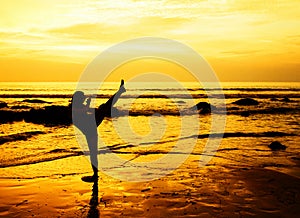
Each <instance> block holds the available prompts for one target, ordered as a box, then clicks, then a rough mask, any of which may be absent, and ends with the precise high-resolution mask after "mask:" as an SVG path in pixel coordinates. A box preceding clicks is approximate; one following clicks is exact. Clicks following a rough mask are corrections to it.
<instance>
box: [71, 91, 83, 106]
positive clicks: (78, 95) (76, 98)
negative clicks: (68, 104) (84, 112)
mask: <svg viewBox="0 0 300 218" xmlns="http://www.w3.org/2000/svg"><path fill="white" fill-rule="evenodd" d="M85 98H86V97H85V95H84V93H83V92H82V91H76V92H75V93H74V95H73V97H72V104H73V106H74V105H81V104H83V102H84V100H85Z"/></svg>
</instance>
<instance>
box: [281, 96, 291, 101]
mask: <svg viewBox="0 0 300 218" xmlns="http://www.w3.org/2000/svg"><path fill="white" fill-rule="evenodd" d="M282 101H283V102H291V99H289V98H288V97H284V98H283V99H282Z"/></svg>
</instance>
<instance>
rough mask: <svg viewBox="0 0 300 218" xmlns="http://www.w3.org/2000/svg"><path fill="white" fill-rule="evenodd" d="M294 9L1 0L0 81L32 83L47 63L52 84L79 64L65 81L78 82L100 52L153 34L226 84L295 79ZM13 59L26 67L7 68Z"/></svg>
mask: <svg viewBox="0 0 300 218" xmlns="http://www.w3.org/2000/svg"><path fill="white" fill-rule="evenodd" d="M299 6H300V2H299V1H296V0H290V1H283V0H271V1H267V2H266V1H258V0H254V1H245V0H241V1H235V0H227V1H226V0H222V1H217V0H206V1H129V0H127V1H114V3H113V4H112V3H111V2H110V1H96V0H87V1H83V0H76V1H71V0H60V1H59V0H56V1H38V0H26V1H22V0H11V1H2V2H1V7H0V14H1V15H0V17H1V19H0V36H1V42H0V44H1V50H0V53H1V56H0V57H1V58H0V63H5V64H3V65H1V71H2V73H7V75H6V76H5V77H2V78H1V80H2V81H14V80H15V79H16V78H18V80H19V79H21V80H23V79H25V80H31V77H30V76H23V75H24V74H25V72H24V71H26V73H28V75H31V74H32V66H31V65H32V64H34V65H36V66H37V67H38V66H42V65H45V66H44V67H43V68H40V70H42V69H43V70H45V69H47V70H46V71H47V73H48V74H51V75H52V79H51V77H50V80H55V81H56V80H57V79H58V78H57V76H59V75H60V74H59V73H58V72H56V69H57V68H58V67H62V70H63V71H65V72H67V74H69V75H72V73H71V71H73V70H74V69H75V68H74V67H71V68H70V66H71V65H70V64H72V63H76V64H79V65H80V66H81V67H79V68H78V70H75V71H76V73H74V74H73V76H70V77H69V78H68V80H72V81H76V80H77V79H78V78H77V76H78V75H79V74H80V73H81V72H80V71H81V69H82V68H84V66H85V65H86V64H87V63H89V62H90V61H91V60H92V59H93V58H94V57H95V56H96V55H97V54H99V53H100V52H101V51H103V50H104V49H106V48H108V47H110V46H112V45H113V44H115V43H119V42H121V41H124V40H128V39H133V38H137V37H143V36H154V37H164V38H170V39H175V40H178V41H180V42H183V43H186V44H187V45H189V46H191V47H192V48H194V49H195V50H197V51H198V52H199V53H200V54H201V55H202V56H203V57H204V58H206V59H207V60H208V61H209V62H210V63H211V65H212V66H213V68H214V69H215V71H216V72H217V74H218V76H219V78H220V79H221V80H223V81H231V80H234V81H240V80H244V79H246V80H250V81H251V80H256V81H257V80H264V81H268V80H274V81H299V76H298V74H299V64H300V62H299V55H300V52H299V51H300V49H299V42H300V37H299V30H298V29H299V28H298V27H299V24H300V19H299V15H298V14H299V13H298V8H299ZM16 60H22V61H21V62H22V64H23V66H22V67H21V66H18V67H17V66H15V65H9V64H8V63H13V62H14V61H16ZM27 60H28V62H27ZM21 62H19V63H21ZM55 63H57V65H56V67H54V68H53V66H54V65H55ZM61 64H62V65H61ZM58 65H59V66H58ZM47 66H48V67H47ZM20 69H23V70H24V71H22V70H21V71H20ZM38 70H39V69H36V71H38ZM29 71H30V72H29ZM250 74H251V76H250ZM40 79H41V80H47V81H48V80H49V77H47V78H44V79H43V78H42V77H41V78H40ZM116 80H117V79H116Z"/></svg>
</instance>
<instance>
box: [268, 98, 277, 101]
mask: <svg viewBox="0 0 300 218" xmlns="http://www.w3.org/2000/svg"><path fill="white" fill-rule="evenodd" d="M270 100H271V101H278V99H277V98H271V99H270Z"/></svg>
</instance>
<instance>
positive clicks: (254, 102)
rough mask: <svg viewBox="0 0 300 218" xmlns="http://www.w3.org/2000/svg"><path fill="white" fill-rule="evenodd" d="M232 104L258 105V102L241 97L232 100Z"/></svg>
mask: <svg viewBox="0 0 300 218" xmlns="http://www.w3.org/2000/svg"><path fill="white" fill-rule="evenodd" d="M233 104H236V105H244V106H250V105H258V104H259V102H258V101H256V100H254V99H252V98H242V99H239V100H237V101H235V102H233Z"/></svg>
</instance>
